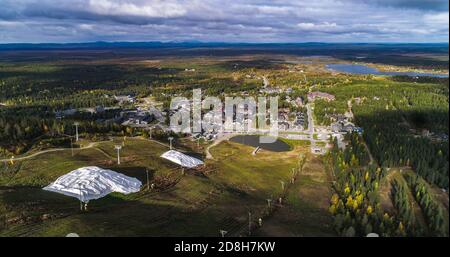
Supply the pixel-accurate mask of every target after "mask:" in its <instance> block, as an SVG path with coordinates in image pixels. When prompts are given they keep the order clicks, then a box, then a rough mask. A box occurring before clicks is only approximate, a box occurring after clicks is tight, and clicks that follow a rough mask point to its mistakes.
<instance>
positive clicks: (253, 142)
mask: <svg viewBox="0 0 450 257" xmlns="http://www.w3.org/2000/svg"><path fill="white" fill-rule="evenodd" d="M259 137H260V136H256V135H242V136H235V137H232V138H231V139H230V141H232V142H235V143H239V144H244V145H248V146H252V147H258V146H259V147H260V148H261V149H264V150H268V151H272V152H287V151H290V150H291V147H290V146H289V145H288V144H287V143H285V142H283V141H281V140H279V139H277V140H276V141H275V142H274V143H268V144H263V143H260V142H259Z"/></svg>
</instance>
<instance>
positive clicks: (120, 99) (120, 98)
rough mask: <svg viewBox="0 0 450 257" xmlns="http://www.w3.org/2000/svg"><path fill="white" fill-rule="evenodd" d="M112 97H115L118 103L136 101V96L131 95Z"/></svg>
mask: <svg viewBox="0 0 450 257" xmlns="http://www.w3.org/2000/svg"><path fill="white" fill-rule="evenodd" d="M114 99H116V101H117V102H119V104H123V103H134V102H136V98H134V97H132V96H131V95H119V96H114Z"/></svg>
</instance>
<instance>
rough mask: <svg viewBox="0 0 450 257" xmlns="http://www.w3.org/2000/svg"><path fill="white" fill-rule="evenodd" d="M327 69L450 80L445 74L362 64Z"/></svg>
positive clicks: (327, 66)
mask: <svg viewBox="0 0 450 257" xmlns="http://www.w3.org/2000/svg"><path fill="white" fill-rule="evenodd" d="M326 68H327V69H328V70H331V71H338V72H345V73H350V74H359V75H368V74H372V75H383V76H399V75H404V76H411V77H435V78H448V75H445V74H433V73H422V72H396V71H379V70H378V69H376V68H372V67H368V66H365V65H360V64H338V63H335V64H327V65H326Z"/></svg>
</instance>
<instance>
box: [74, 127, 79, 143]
mask: <svg viewBox="0 0 450 257" xmlns="http://www.w3.org/2000/svg"><path fill="white" fill-rule="evenodd" d="M73 125H74V126H75V142H78V126H80V123H79V122H75V123H73Z"/></svg>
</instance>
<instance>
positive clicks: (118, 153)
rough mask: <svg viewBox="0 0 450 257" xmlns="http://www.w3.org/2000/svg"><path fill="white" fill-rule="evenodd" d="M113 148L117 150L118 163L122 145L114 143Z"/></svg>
mask: <svg viewBox="0 0 450 257" xmlns="http://www.w3.org/2000/svg"><path fill="white" fill-rule="evenodd" d="M114 148H115V149H116V150H117V164H120V150H121V149H122V146H121V145H116V146H115V147H114Z"/></svg>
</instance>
